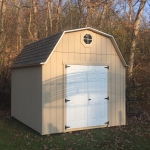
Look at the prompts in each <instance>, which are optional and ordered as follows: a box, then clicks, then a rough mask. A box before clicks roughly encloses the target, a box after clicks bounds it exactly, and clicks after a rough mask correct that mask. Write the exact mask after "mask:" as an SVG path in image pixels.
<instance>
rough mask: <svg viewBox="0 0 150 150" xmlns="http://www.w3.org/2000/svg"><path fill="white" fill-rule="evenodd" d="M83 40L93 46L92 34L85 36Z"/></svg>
mask: <svg viewBox="0 0 150 150" xmlns="http://www.w3.org/2000/svg"><path fill="white" fill-rule="evenodd" d="M83 39H84V43H85V44H91V42H92V36H91V35H90V34H86V35H84V37H83Z"/></svg>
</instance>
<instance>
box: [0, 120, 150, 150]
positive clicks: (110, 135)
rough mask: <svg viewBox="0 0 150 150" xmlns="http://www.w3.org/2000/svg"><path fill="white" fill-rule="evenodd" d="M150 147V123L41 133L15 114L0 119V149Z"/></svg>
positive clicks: (142, 149) (147, 149)
mask: <svg viewBox="0 0 150 150" xmlns="http://www.w3.org/2000/svg"><path fill="white" fill-rule="evenodd" d="M92 149H93V150H115V149H125V150H130V149H132V150H150V125H149V124H145V125H128V126H122V127H110V128H100V129H91V130H84V131H76V132H72V133H61V134H53V135H44V136H42V135H40V134H38V133H37V132H35V131H34V130H32V129H31V128H29V127H27V126H25V125H24V124H22V123H20V122H19V121H17V120H16V119H14V118H10V119H0V150H92Z"/></svg>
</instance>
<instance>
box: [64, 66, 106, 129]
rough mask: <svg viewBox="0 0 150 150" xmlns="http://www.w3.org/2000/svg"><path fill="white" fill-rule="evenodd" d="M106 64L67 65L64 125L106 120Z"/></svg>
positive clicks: (75, 126) (88, 124)
mask: <svg viewBox="0 0 150 150" xmlns="http://www.w3.org/2000/svg"><path fill="white" fill-rule="evenodd" d="M105 67H106V66H82V65H69V66H68V67H67V76H66V88H67V90H66V126H68V127H69V128H81V127H88V126H98V125H104V124H105V122H107V121H108V120H107V103H108V102H107V101H108V100H107V99H105V98H107V71H108V69H107V68H105Z"/></svg>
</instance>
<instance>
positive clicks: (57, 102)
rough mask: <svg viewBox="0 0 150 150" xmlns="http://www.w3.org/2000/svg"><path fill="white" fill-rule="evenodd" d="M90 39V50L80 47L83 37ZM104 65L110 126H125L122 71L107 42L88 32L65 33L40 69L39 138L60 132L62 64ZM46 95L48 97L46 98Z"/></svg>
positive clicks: (123, 72) (62, 108) (105, 39)
mask: <svg viewBox="0 0 150 150" xmlns="http://www.w3.org/2000/svg"><path fill="white" fill-rule="evenodd" d="M86 33H90V34H91V35H92V37H93V43H92V44H91V46H88V47H85V46H84V44H82V43H81V40H82V38H83V35H84V34H86ZM65 63H66V64H72V63H75V64H85V63H86V64H87V65H91V64H94V63H98V64H101V65H103V64H105V65H106V64H107V65H109V66H110V69H109V77H108V82H109V85H108V91H109V97H110V101H109V104H108V105H109V106H108V107H109V108H108V110H109V116H108V117H109V121H110V126H115V125H124V124H125V109H124V108H125V92H124V91H125V80H124V79H125V67H124V66H123V64H122V63H121V61H120V59H119V57H118V55H117V53H116V51H115V48H114V46H113V44H112V42H111V40H110V39H109V38H107V37H105V36H101V35H99V34H97V33H94V32H92V31H89V30H84V31H77V32H70V33H65V34H64V35H63V37H62V39H61V40H60V42H59V43H58V45H57V47H56V48H55V50H54V51H53V53H52V54H51V56H50V58H49V59H48V61H47V63H46V64H45V65H43V66H42V69H43V71H42V72H43V74H42V82H43V87H42V89H43V92H42V93H43V94H42V99H43V134H47V133H59V132H63V131H64V90H65V84H64V73H65V68H64V64H65ZM49 93H50V94H49Z"/></svg>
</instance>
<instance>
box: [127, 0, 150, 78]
mask: <svg viewBox="0 0 150 150" xmlns="http://www.w3.org/2000/svg"><path fill="white" fill-rule="evenodd" d="M146 1H147V0H141V2H140V5H139V9H138V12H137V14H136V18H135V21H134V31H133V32H134V33H133V34H134V37H133V40H132V42H131V53H130V58H129V65H130V67H129V69H128V73H129V75H130V76H131V77H132V75H133V74H132V73H133V66H134V57H135V47H136V39H137V36H138V33H139V29H140V23H141V18H142V14H143V10H144V7H145V4H146Z"/></svg>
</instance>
